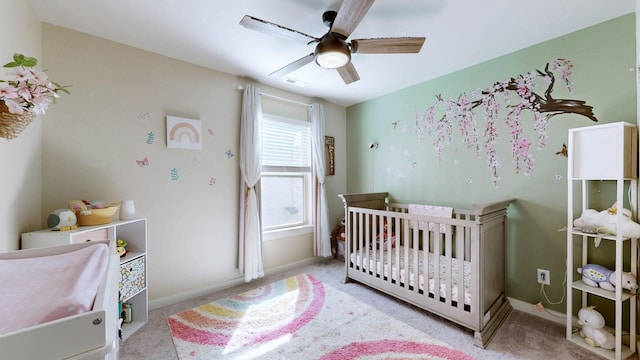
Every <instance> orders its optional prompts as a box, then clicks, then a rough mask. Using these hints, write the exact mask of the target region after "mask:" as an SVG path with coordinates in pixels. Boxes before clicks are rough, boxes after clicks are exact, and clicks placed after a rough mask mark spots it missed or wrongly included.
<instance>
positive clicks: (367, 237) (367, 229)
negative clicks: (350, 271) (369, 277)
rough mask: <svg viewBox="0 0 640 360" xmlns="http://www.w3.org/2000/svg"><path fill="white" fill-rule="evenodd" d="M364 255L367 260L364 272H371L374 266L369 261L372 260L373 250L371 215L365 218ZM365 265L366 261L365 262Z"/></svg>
mask: <svg viewBox="0 0 640 360" xmlns="http://www.w3.org/2000/svg"><path fill="white" fill-rule="evenodd" d="M364 221H365V223H364V253H365V257H364V258H363V260H364V259H366V261H367V266H366V267H364V266H363V268H364V269H363V270H364V271H365V272H371V267H372V265H374V264H371V261H369V259H371V258H370V257H369V249H370V248H371V243H372V241H373V240H372V238H371V215H369V214H367V215H366V216H365V218H364ZM363 263H364V261H363Z"/></svg>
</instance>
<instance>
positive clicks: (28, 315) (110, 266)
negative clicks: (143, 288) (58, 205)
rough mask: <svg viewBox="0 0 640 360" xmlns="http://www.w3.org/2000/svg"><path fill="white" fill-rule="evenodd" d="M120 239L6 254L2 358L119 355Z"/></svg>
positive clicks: (0, 269)
mask: <svg viewBox="0 0 640 360" xmlns="http://www.w3.org/2000/svg"><path fill="white" fill-rule="evenodd" d="M118 269H119V257H118V256H117V254H116V250H115V241H92V242H87V243H81V244H72V245H65V246H56V247H47V248H37V249H28V250H19V251H11V252H7V253H2V254H0V284H2V292H1V293H0V304H2V306H1V307H0V319H1V321H0V349H1V351H2V355H0V357H2V358H6V359H14V360H19V359H25V360H26V359H29V360H37V359H115V358H116V357H117V334H118V318H119V316H118V281H119V272H118Z"/></svg>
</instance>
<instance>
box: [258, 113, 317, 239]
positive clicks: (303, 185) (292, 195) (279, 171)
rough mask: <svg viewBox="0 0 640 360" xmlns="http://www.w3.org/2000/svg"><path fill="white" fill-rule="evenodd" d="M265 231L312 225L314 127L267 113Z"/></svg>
mask: <svg viewBox="0 0 640 360" xmlns="http://www.w3.org/2000/svg"><path fill="white" fill-rule="evenodd" d="M260 189H261V194H262V229H263V231H269V230H283V229H289V228H294V227H300V226H303V225H310V224H311V215H310V214H311V207H310V204H311V200H310V199H311V190H310V189H311V128H310V126H309V123H308V122H306V121H300V120H295V119H288V118H283V117H278V116H274V115H268V114H263V117H262V174H261V186H260Z"/></svg>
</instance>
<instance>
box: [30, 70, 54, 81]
mask: <svg viewBox="0 0 640 360" xmlns="http://www.w3.org/2000/svg"><path fill="white" fill-rule="evenodd" d="M29 71H30V72H31V74H32V76H33V80H34V81H35V82H36V83H37V84H38V85H45V84H46V85H49V84H51V82H50V81H49V77H48V76H47V74H45V72H44V71H40V70H36V69H29Z"/></svg>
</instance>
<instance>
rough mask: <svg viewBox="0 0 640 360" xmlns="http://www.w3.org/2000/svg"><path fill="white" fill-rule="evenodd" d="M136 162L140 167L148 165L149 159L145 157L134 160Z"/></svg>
mask: <svg viewBox="0 0 640 360" xmlns="http://www.w3.org/2000/svg"><path fill="white" fill-rule="evenodd" d="M136 164H138V166H140V167H144V166H148V165H149V159H148V158H146V157H145V158H144V159H142V160H136Z"/></svg>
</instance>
